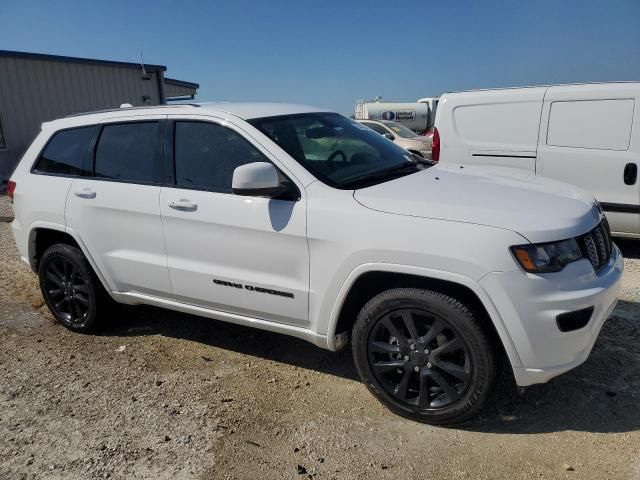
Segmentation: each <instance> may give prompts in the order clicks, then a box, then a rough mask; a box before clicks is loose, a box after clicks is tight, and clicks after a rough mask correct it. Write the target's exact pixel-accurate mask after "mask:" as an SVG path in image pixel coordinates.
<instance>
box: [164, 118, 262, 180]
mask: <svg viewBox="0 0 640 480" xmlns="http://www.w3.org/2000/svg"><path fill="white" fill-rule="evenodd" d="M175 162H176V183H177V185H178V186H179V187H182V188H197V189H206V190H215V191H222V192H231V181H232V179H233V171H234V170H235V169H236V167H239V166H240V165H245V164H247V163H252V162H268V160H267V159H266V158H265V157H264V156H263V155H262V154H261V153H260V152H259V151H258V150H257V149H256V148H255V147H253V146H252V145H251V144H250V143H249V142H248V141H247V140H245V139H244V138H242V137H241V136H240V135H238V134H237V133H235V132H234V131H233V130H230V129H228V128H226V127H222V126H220V125H216V124H214V123H204V122H176V127H175Z"/></svg>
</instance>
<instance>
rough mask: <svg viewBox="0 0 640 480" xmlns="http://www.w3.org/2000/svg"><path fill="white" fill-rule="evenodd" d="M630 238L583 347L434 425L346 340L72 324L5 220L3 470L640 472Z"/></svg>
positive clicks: (0, 295) (152, 312)
mask: <svg viewBox="0 0 640 480" xmlns="http://www.w3.org/2000/svg"><path fill="white" fill-rule="evenodd" d="M0 205H2V202H0ZM3 208H4V207H3ZM0 215H1V214H0ZM620 245H621V246H622V248H623V249H624V253H625V256H626V257H627V259H626V262H625V263H626V271H625V277H624V291H623V293H622V297H621V301H620V302H619V305H618V307H617V308H616V310H615V312H614V314H613V316H612V317H611V319H610V320H609V321H608V322H607V323H606V324H605V327H604V329H603V331H602V334H601V336H600V338H599V340H598V342H597V344H596V346H595V348H594V351H593V353H592V355H591V357H590V358H589V360H588V361H587V362H586V363H585V364H584V365H582V366H581V367H579V368H577V369H576V370H574V371H572V372H569V373H568V374H565V375H563V376H561V377H559V378H557V379H554V380H553V381H551V382H550V383H548V384H546V385H541V386H536V387H533V388H531V389H530V390H529V391H528V392H527V394H526V396H525V397H524V398H519V397H517V396H516V394H515V392H514V389H513V388H512V387H511V385H510V384H509V382H508V380H507V379H505V380H503V381H502V383H501V384H500V385H499V386H498V388H497V391H496V394H495V399H494V403H492V405H491V406H490V407H489V408H488V409H487V410H486V411H485V412H484V414H483V415H482V417H480V418H479V419H477V420H475V421H473V422H472V423H470V424H468V425H465V426H464V427H462V428H438V427H431V426H426V425H421V424H417V423H413V422H410V421H407V420H403V419H401V418H399V417H397V416H395V415H393V414H391V413H390V412H388V411H386V410H385V409H384V408H383V407H382V406H380V405H379V404H378V402H376V401H375V400H374V399H373V397H371V395H370V394H369V393H368V392H367V391H366V388H365V387H364V385H362V384H361V383H360V382H359V381H358V379H357V376H356V373H355V369H354V367H353V364H352V361H351V358H350V353H349V352H348V351H343V352H340V353H337V354H335V353H331V352H327V351H324V350H321V349H318V348H315V347H313V346H312V345H310V344H306V343H304V342H302V341H298V340H296V339H293V338H289V337H285V336H279V335H275V334H271V333H267V332H261V331H256V330H250V329H247V328H242V327H238V326H233V325H229V324H225V323H221V322H215V321H212V320H207V319H202V318H198V317H193V316H188V315H181V314H177V313H172V312H165V311H161V310H158V309H153V308H147V307H139V308H126V309H124V310H123V311H122V312H121V313H120V314H119V315H117V316H116V317H114V319H113V323H114V325H113V327H112V328H111V329H110V330H109V331H107V332H106V333H105V334H102V335H95V336H91V335H79V334H73V333H70V332H68V331H67V330H65V329H64V328H63V327H62V326H60V325H58V324H56V323H54V322H53V321H52V319H51V317H50V316H49V314H48V313H47V312H46V309H45V308H43V307H42V300H41V298H40V295H39V293H38V291H37V282H36V279H35V276H34V275H33V274H32V273H31V272H30V270H29V269H28V268H27V267H26V266H24V265H23V264H22V263H21V262H20V261H19V258H18V255H17V252H16V250H15V245H14V243H13V239H12V237H11V235H10V228H9V224H7V223H0V287H1V290H0V339H1V342H0V372H1V373H0V412H1V413H0V478H2V479H36V478H46V479H58V478H64V479H97V478H153V479H183V478H184V479H235V478H238V479H240V478H312V479H313V478H318V479H321V478H335V479H343V478H348V479H351V478H354V479H356V478H382V479H384V478H393V479H398V478H428V477H432V476H433V477H436V476H439V477H440V478H469V479H471V478H473V479H484V478H486V479H493V478H510V479H514V478H580V479H585V478H586V479H601V478H611V479H640V344H639V342H638V340H639V339H640V242H639V243H632V242H620Z"/></svg>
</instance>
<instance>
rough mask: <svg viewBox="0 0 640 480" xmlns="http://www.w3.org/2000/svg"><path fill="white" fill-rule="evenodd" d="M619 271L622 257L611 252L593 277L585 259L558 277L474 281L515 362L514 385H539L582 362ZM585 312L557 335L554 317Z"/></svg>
mask: <svg viewBox="0 0 640 480" xmlns="http://www.w3.org/2000/svg"><path fill="white" fill-rule="evenodd" d="M623 270H624V263H623V258H622V255H621V254H620V250H619V249H618V247H615V248H614V252H613V254H612V255H611V258H610V260H609V263H608V264H607V265H606V266H604V267H602V268H601V269H600V270H599V271H598V272H594V270H593V268H592V267H591V264H590V263H589V261H588V260H586V259H585V260H580V261H577V262H574V263H572V264H569V265H567V267H565V269H564V270H563V271H562V272H558V273H549V274H544V275H533V274H528V273H525V272H523V271H520V270H518V271H511V272H500V273H490V274H488V275H486V276H485V277H484V278H483V279H482V280H481V281H480V283H481V285H482V286H483V288H484V289H485V290H486V291H487V293H488V294H489V297H490V298H491V299H492V300H493V301H494V304H495V307H496V309H497V311H498V312H499V314H500V316H501V318H502V322H503V323H504V325H505V327H506V331H508V332H509V336H510V340H511V342H512V344H513V346H514V348H515V351H516V352H517V355H518V357H519V362H514V359H511V360H512V364H513V369H514V375H515V378H516V383H517V384H518V385H519V386H527V385H532V384H535V383H545V382H547V381H548V380H550V379H551V378H553V377H555V376H557V375H560V374H561V373H564V372H566V371H568V370H571V369H572V368H575V367H577V366H578V365H580V364H581V363H583V362H584V361H585V360H586V359H587V358H588V356H589V354H590V353H591V349H592V348H593V345H594V343H595V341H596V339H597V338H598V334H599V333H600V329H601V328H602V324H603V323H604V322H605V320H606V319H607V318H608V317H609V315H610V314H611V311H612V310H613V309H614V307H615V305H616V302H617V298H618V294H619V291H620V286H621V282H622V273H623ZM589 307H593V308H594V311H593V314H592V316H591V319H590V320H589V322H588V323H587V325H586V326H585V327H583V328H580V329H578V330H573V331H570V332H561V331H560V329H559V328H558V325H557V322H556V318H557V316H558V315H560V314H562V313H567V312H573V311H576V310H581V309H584V308H589Z"/></svg>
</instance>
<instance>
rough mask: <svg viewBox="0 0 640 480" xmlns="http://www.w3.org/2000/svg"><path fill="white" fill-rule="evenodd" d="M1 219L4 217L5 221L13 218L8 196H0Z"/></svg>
mask: <svg viewBox="0 0 640 480" xmlns="http://www.w3.org/2000/svg"><path fill="white" fill-rule="evenodd" d="M0 217H4V218H5V219H10V218H11V217H13V209H12V208H11V203H10V202H9V197H7V196H6V195H0ZM3 245H4V244H3Z"/></svg>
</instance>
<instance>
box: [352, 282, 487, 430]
mask: <svg viewBox="0 0 640 480" xmlns="http://www.w3.org/2000/svg"><path fill="white" fill-rule="evenodd" d="M353 356H354V360H355V363H356V368H357V369H358V373H359V374H360V377H361V378H362V380H363V381H364V383H365V384H366V385H367V388H368V389H369V390H370V391H371V393H373V395H374V396H375V397H376V398H377V399H378V400H380V401H381V402H382V403H383V404H384V405H385V406H387V407H388V408H389V409H390V410H392V411H393V412H395V413H397V414H399V415H401V416H403V417H406V418H410V419H412V420H417V421H420V422H424V423H430V424H447V423H449V424H451V423H460V422H462V421H464V420H466V419H468V418H470V417H471V416H473V415H475V414H476V413H477V412H478V411H479V409H480V408H481V407H482V405H483V403H484V401H485V400H486V398H487V395H488V393H489V391H490V390H491V387H492V385H493V380H494V377H495V354H494V349H493V345H492V344H491V342H490V340H489V338H488V337H487V335H486V334H485V332H484V331H483V330H482V328H481V327H480V325H479V324H478V322H477V319H476V318H475V317H474V315H473V314H472V313H471V311H470V310H469V309H468V308H467V307H466V306H465V305H463V304H462V303H460V302H459V301H458V300H456V299H454V298H451V297H448V296H446V295H443V294H441V293H437V292H433V291H430V290H419V289H396V290H388V291H386V292H383V293H381V294H379V295H377V296H376V297H374V298H373V299H371V300H370V301H369V302H368V303H367V304H366V305H365V306H364V307H363V308H362V310H361V311H360V313H359V315H358V319H357V321H356V323H355V326H354V328H353Z"/></svg>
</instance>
